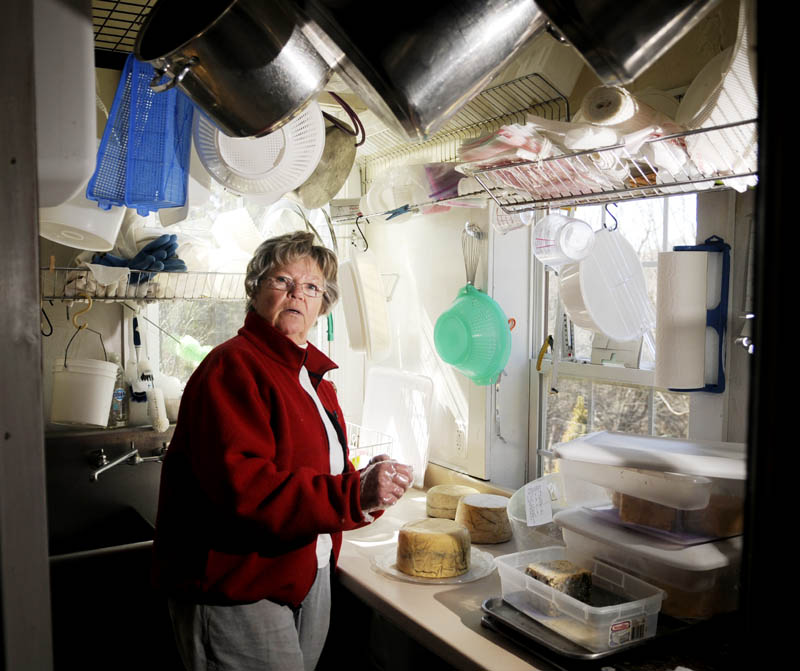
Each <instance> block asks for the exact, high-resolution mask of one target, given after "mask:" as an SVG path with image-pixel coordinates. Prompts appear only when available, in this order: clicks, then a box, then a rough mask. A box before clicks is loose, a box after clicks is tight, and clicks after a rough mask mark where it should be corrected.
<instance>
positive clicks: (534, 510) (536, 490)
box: [525, 480, 553, 527]
mask: <svg viewBox="0 0 800 671" xmlns="http://www.w3.org/2000/svg"><path fill="white" fill-rule="evenodd" d="M525 518H526V520H527V523H528V526H529V527H535V526H538V525H540V524H546V523H547V522H552V521H553V505H552V503H551V498H550V490H549V488H548V483H547V482H543V481H541V480H535V481H533V482H529V483H528V484H527V485H526V486H525Z"/></svg>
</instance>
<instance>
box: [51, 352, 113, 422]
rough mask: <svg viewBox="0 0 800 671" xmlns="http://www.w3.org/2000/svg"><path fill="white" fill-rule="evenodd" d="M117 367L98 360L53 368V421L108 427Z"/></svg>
mask: <svg viewBox="0 0 800 671" xmlns="http://www.w3.org/2000/svg"><path fill="white" fill-rule="evenodd" d="M116 377H117V365H116V364H114V363H111V362H109V361H99V360H97V359H70V360H68V361H67V367H66V368H65V367H64V362H63V361H58V362H56V364H55V365H54V366H53V402H52V404H51V406H50V421H51V422H53V423H55V424H87V425H90V426H106V425H107V424H108V413H109V411H110V410H111V395H112V394H113V392H114V380H115V379H116Z"/></svg>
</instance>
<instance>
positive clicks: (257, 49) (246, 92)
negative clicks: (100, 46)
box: [134, 0, 331, 137]
mask: <svg viewBox="0 0 800 671" xmlns="http://www.w3.org/2000/svg"><path fill="white" fill-rule="evenodd" d="M134 53H135V54H136V57H137V58H138V59H140V60H142V61H146V62H148V63H151V64H152V65H153V66H154V67H156V68H157V70H158V76H157V79H156V80H155V81H154V82H153V86H154V89H155V90H163V89H169V88H171V87H174V86H179V87H180V89H181V90H182V91H183V92H185V93H186V95H188V96H189V97H190V98H191V99H192V101H193V102H194V103H195V104H196V105H197V106H198V107H199V108H200V109H202V110H203V111H204V112H205V113H206V114H207V115H208V116H209V117H210V118H211V119H213V121H214V123H215V124H216V125H217V126H218V127H220V128H221V129H222V130H223V131H224V133H225V134H226V135H230V136H233V137H250V136H256V137H258V136H261V135H266V134H268V133H272V132H274V131H276V130H278V129H279V128H281V127H282V126H283V125H284V124H286V123H288V122H289V121H290V120H291V119H293V118H294V117H295V116H296V115H297V114H298V113H300V112H301V111H302V110H303V109H304V106H305V105H306V104H307V103H308V101H309V100H311V99H312V98H313V97H314V96H315V95H316V94H317V93H319V92H320V91H321V90H322V88H323V87H324V86H325V84H326V82H327V81H328V78H329V77H330V74H331V70H330V68H329V67H328V65H327V64H326V63H325V61H324V60H323V59H322V57H320V55H319V54H318V53H317V52H316V51H315V50H314V49H313V48H312V47H311V45H310V44H309V42H308V40H307V38H306V37H305V35H304V34H303V31H302V26H301V25H300V24H299V23H298V22H297V21H296V20H295V16H294V11H293V9H292V4H291V3H289V2H285V1H283V0H278V1H273V2H261V1H260V0H233V2H231V0H212V1H211V2H205V3H200V4H193V5H191V7H190V6H189V5H187V4H186V3H182V2H172V1H169V0H160V2H158V3H157V4H156V5H155V6H154V7H153V9H151V10H150V13H149V14H148V16H147V18H146V19H145V22H144V24H143V25H142V27H141V28H140V30H139V33H138V35H137V37H136V43H135V45H134ZM163 77H165V78H166V81H165V82H162V81H161V80H162V78H163Z"/></svg>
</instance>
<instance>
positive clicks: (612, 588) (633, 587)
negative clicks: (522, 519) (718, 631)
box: [495, 547, 663, 652]
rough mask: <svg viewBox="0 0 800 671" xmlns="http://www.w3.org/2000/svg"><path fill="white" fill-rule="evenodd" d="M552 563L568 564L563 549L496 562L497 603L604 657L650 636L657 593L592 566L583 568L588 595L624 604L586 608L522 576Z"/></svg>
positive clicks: (655, 620)
mask: <svg viewBox="0 0 800 671" xmlns="http://www.w3.org/2000/svg"><path fill="white" fill-rule="evenodd" d="M557 559H571V558H570V556H569V555H568V550H567V548H564V547H548V548H541V549H538V550H526V551H524V552H516V553H514V554H509V555H503V556H502V557H496V558H495V562H496V564H497V570H498V572H499V573H500V582H501V583H502V586H503V600H504V601H506V602H507V603H509V604H511V605H512V606H514V607H515V608H517V609H518V610H520V611H522V612H523V613H525V614H526V615H528V616H530V617H532V618H533V619H534V620H536V621H537V622H540V623H541V624H543V625H544V626H545V627H548V628H549V629H552V630H553V631H556V632H558V633H559V634H561V635H562V636H564V637H566V638H568V639H569V640H571V641H574V642H575V643H578V644H579V645H582V646H583V647H585V648H587V649H589V650H591V651H592V652H605V651H607V650H612V649H616V648H619V647H621V646H624V645H627V644H630V643H635V642H636V641H640V640H642V639H645V638H650V637H652V636H654V635H655V633H656V627H657V625H658V613H659V610H660V608H661V600H662V597H663V592H662V591H661V590H660V589H658V588H656V587H654V586H653V585H649V584H647V583H646V582H644V581H643V580H640V579H638V578H635V577H633V576H631V575H627V574H626V573H624V572H623V571H620V570H619V569H616V568H614V567H612V566H609V565H607V564H605V563H603V562H600V561H593V562H591V565H590V566H586V568H590V569H591V570H592V590H593V592H594V593H597V591H600V590H602V591H603V592H605V593H606V596H609V597H623V598H624V601H623V602H622V603H616V604H614V605H605V606H592V605H589V604H587V603H584V602H582V601H579V600H578V599H575V598H573V597H571V596H568V595H566V594H564V593H562V592H559V591H558V590H555V589H553V588H552V587H550V586H549V585H545V584H544V583H542V582H539V581H538V580H536V579H534V578H532V577H531V576H529V575H527V574H526V573H525V568H526V567H527V566H528V564H530V563H532V562H541V561H553V560H557ZM598 588H599V590H598ZM609 593H610V594H609ZM593 597H594V594H593ZM616 600H617V599H613V601H616ZM547 613H555V614H554V615H549V614H547Z"/></svg>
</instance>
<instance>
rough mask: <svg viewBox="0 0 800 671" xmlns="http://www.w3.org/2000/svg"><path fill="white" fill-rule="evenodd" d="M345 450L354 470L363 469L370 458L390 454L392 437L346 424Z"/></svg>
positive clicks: (357, 425)
mask: <svg viewBox="0 0 800 671" xmlns="http://www.w3.org/2000/svg"><path fill="white" fill-rule="evenodd" d="M346 425H347V449H348V452H349V453H350V461H351V462H352V463H353V465H354V466H355V467H356V468H364V466H366V465H367V464H368V463H369V460H370V459H372V457H377V456H378V455H379V454H388V455H390V456H391V454H392V443H393V442H394V441H393V440H392V437H391V436H389V435H387V434H385V433H382V432H380V431H376V430H375V429H368V428H366V427H363V426H361V425H360V424H354V423H353V422H347V423H346Z"/></svg>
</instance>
